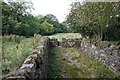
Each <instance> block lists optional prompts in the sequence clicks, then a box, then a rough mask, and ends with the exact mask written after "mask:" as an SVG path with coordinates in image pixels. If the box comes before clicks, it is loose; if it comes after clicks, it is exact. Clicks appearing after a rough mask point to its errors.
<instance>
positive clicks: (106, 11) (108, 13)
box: [67, 2, 120, 40]
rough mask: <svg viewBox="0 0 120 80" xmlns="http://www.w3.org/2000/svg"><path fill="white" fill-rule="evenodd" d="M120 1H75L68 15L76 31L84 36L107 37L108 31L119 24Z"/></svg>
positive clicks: (68, 20)
mask: <svg viewBox="0 0 120 80" xmlns="http://www.w3.org/2000/svg"><path fill="white" fill-rule="evenodd" d="M119 6H120V3H119V2H117V3H115V2H112V3H110V2H86V3H84V4H80V3H77V2H76V3H74V4H73V5H72V8H71V11H70V13H69V15H68V17H67V22H68V23H70V24H71V26H72V27H73V29H74V30H75V31H76V32H80V33H81V34H82V35H84V36H89V37H96V38H99V39H102V40H105V39H106V37H107V36H106V33H107V32H108V29H110V28H111V27H115V26H116V25H117V24H118V21H117V19H116V15H119V9H118V8H119Z"/></svg>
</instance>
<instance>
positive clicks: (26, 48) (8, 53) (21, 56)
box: [2, 37, 40, 77]
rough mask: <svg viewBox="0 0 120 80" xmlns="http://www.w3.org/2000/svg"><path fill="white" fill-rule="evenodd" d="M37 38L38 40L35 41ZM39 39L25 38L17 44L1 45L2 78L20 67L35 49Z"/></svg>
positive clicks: (7, 43) (5, 43) (6, 43)
mask: <svg viewBox="0 0 120 80" xmlns="http://www.w3.org/2000/svg"><path fill="white" fill-rule="evenodd" d="M37 38H39V39H37ZM39 40H40V37H32V38H25V39H24V40H22V41H20V43H17V42H10V41H9V42H3V43H2V74H3V77H4V76H5V75H6V74H8V73H9V72H11V71H13V70H16V69H18V68H20V67H21V65H22V64H23V62H24V60H25V58H27V56H28V55H29V53H30V52H31V51H32V50H33V49H34V48H35V46H36V44H37V43H38V42H39Z"/></svg>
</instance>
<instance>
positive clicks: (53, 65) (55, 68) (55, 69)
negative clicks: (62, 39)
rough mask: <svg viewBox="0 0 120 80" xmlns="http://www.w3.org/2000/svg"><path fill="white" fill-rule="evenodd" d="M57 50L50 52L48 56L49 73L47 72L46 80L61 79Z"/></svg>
mask: <svg viewBox="0 0 120 80" xmlns="http://www.w3.org/2000/svg"><path fill="white" fill-rule="evenodd" d="M56 53H57V49H54V50H50V55H49V67H50V69H49V72H48V78H61V75H60V72H59V70H60V64H59V63H60V60H59V58H57V54H56Z"/></svg>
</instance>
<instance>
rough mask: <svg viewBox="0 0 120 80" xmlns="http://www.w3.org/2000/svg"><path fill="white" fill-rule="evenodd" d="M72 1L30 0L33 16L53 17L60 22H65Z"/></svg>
mask: <svg viewBox="0 0 120 80" xmlns="http://www.w3.org/2000/svg"><path fill="white" fill-rule="evenodd" d="M71 1H72V0H32V2H33V7H34V9H35V10H34V11H33V12H32V13H33V14H34V15H40V14H42V15H46V14H53V15H55V16H56V17H57V18H58V20H59V21H60V22H62V21H64V20H65V17H66V15H67V14H68V12H69V9H70V4H71Z"/></svg>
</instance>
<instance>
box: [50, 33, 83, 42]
mask: <svg viewBox="0 0 120 80" xmlns="http://www.w3.org/2000/svg"><path fill="white" fill-rule="evenodd" d="M49 37H50V38H52V37H54V38H58V40H60V41H61V40H62V38H81V37H82V35H80V34H79V33H57V34H54V35H51V36H49Z"/></svg>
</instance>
